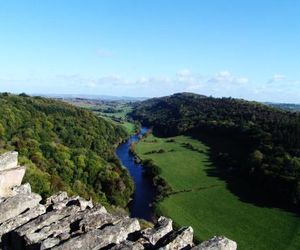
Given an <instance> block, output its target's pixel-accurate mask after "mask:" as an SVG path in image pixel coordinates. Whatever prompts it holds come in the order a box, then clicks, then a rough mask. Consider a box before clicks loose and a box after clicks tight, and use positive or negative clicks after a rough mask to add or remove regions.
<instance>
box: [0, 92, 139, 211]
mask: <svg viewBox="0 0 300 250" xmlns="http://www.w3.org/2000/svg"><path fill="white" fill-rule="evenodd" d="M126 136H127V133H126V131H125V130H124V129H123V128H121V127H120V126H116V125H114V124H113V123H111V122H109V121H106V120H104V119H102V118H99V117H96V116H95V115H93V114H92V112H90V111H87V110H83V109H80V108H76V107H74V106H71V105H69V104H66V103H63V102H59V101H54V100H50V99H45V98H41V97H29V96H26V95H25V94H21V95H20V96H16V95H11V94H7V93H3V94H0V150H1V151H6V150H16V151H18V152H19V154H20V162H21V163H23V164H25V165H27V166H28V168H27V172H26V176H25V181H29V182H30V183H31V185H32V187H33V190H34V191H35V192H38V193H41V194H42V195H43V196H47V195H49V194H51V193H53V192H56V191H59V190H67V191H69V193H71V194H72V193H73V194H79V195H81V196H84V197H86V198H89V197H92V198H93V199H94V200H96V201H101V202H108V203H112V204H116V205H120V206H123V207H125V206H126V205H127V203H128V201H129V199H130V195H131V194H132V192H133V184H132V181H131V179H130V177H129V175H128V172H127V170H125V169H123V168H122V167H121V166H120V163H119V161H118V160H117V158H116V156H115V155H114V146H115V145H116V144H117V143H119V142H120V141H121V140H122V139H124V138H125V137H126Z"/></svg>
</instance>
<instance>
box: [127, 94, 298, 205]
mask: <svg viewBox="0 0 300 250" xmlns="http://www.w3.org/2000/svg"><path fill="white" fill-rule="evenodd" d="M131 116H132V117H133V118H134V119H137V120H139V121H141V122H142V124H144V125H148V126H153V131H154V133H155V134H158V135H162V136H170V135H179V134H191V135H193V136H196V137H201V136H202V137H203V136H206V137H210V138H212V137H214V138H218V137H219V138H223V140H228V141H234V142H236V145H237V147H236V148H237V149H238V151H239V150H240V151H239V152H238V153H237V154H233V155H234V156H231V157H230V154H229V153H230V152H229V153H228V152H226V154H221V155H219V156H218V157H219V160H220V161H221V162H226V164H223V165H225V167H226V166H228V167H230V169H235V171H236V172H238V173H240V174H242V175H243V176H247V177H249V178H250V179H252V180H253V182H254V183H256V185H258V186H260V187H262V188H264V189H265V190H266V192H267V193H268V194H273V195H274V196H276V198H278V199H279V200H285V201H289V202H291V203H294V204H299V202H300V114H298V113H292V112H286V111H282V110H279V109H275V108H272V107H269V106H267V105H264V104H261V103H257V102H249V101H245V100H239V99H233V98H212V97H206V96H202V95H196V94H192V93H179V94H174V95H172V96H166V97H162V98H153V99H149V100H146V101H144V102H141V103H139V104H137V105H136V106H135V109H134V110H133V112H132V113H131ZM228 151H230V149H228Z"/></svg>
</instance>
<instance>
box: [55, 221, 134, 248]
mask: <svg viewBox="0 0 300 250" xmlns="http://www.w3.org/2000/svg"><path fill="white" fill-rule="evenodd" d="M138 230H140V224H139V222H138V220H137V219H130V218H126V219H124V220H122V221H120V222H119V223H117V224H116V225H113V226H107V227H105V228H104V229H102V230H101V229H95V230H92V231H89V232H87V233H85V234H83V235H80V236H77V237H74V238H71V239H70V240H68V241H66V242H65V243H63V244H61V245H59V246H57V247H54V248H53V250H75V249H86V250H88V249H93V250H96V249H101V248H103V247H106V246H108V245H110V244H119V243H120V242H122V241H124V240H126V238H127V237H128V234H130V233H133V232H135V231H138Z"/></svg>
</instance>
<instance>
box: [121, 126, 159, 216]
mask: <svg viewBox="0 0 300 250" xmlns="http://www.w3.org/2000/svg"><path fill="white" fill-rule="evenodd" d="M147 131H148V128H145V127H142V128H141V129H140V132H139V133H137V134H133V135H132V136H130V137H129V139H128V140H126V141H125V142H123V143H121V144H120V145H119V146H118V147H117V149H116V155H117V156H118V158H119V160H120V161H121V163H122V165H123V166H124V167H125V168H127V169H128V171H129V173H130V175H131V178H132V180H133V181H134V185H135V191H134V193H133V195H132V200H131V202H130V203H129V211H130V215H131V216H132V217H137V218H140V219H144V220H147V221H153V217H154V212H153V207H152V203H153V201H154V198H155V195H156V193H155V187H154V186H153V184H152V181H151V180H150V179H149V178H148V177H147V176H146V175H145V170H144V168H143V167H142V166H141V164H139V163H137V162H136V160H135V156H134V155H133V154H132V153H130V146H131V144H132V143H135V142H137V141H138V140H139V139H140V138H141V137H142V136H143V135H144V134H145V133H146V132H147Z"/></svg>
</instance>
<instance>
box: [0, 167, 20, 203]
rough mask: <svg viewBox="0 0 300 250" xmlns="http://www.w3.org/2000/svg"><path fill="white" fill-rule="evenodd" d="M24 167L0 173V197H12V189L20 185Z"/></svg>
mask: <svg viewBox="0 0 300 250" xmlns="http://www.w3.org/2000/svg"><path fill="white" fill-rule="evenodd" d="M25 171H26V167H21V166H19V167H16V168H12V169H6V170H3V171H0V196H1V197H10V196H13V195H14V194H13V192H12V188H13V187H15V186H19V185H21V183H22V180H23V177H24V174H25Z"/></svg>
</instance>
